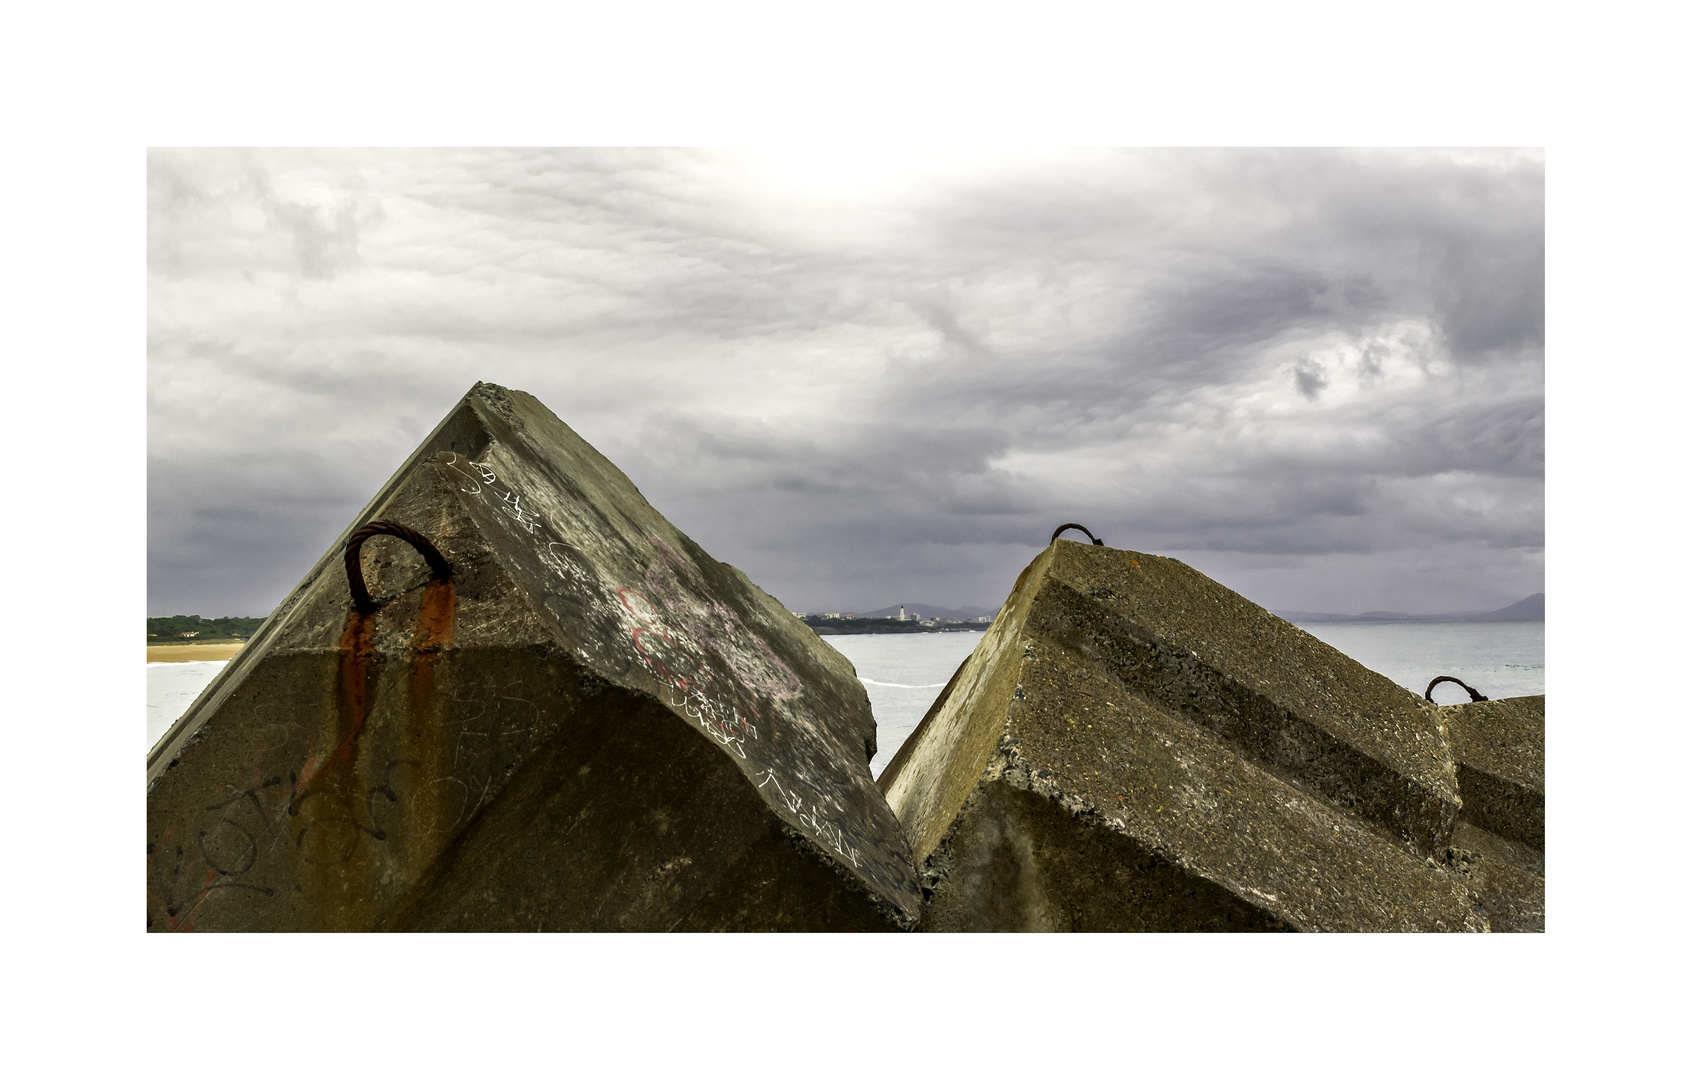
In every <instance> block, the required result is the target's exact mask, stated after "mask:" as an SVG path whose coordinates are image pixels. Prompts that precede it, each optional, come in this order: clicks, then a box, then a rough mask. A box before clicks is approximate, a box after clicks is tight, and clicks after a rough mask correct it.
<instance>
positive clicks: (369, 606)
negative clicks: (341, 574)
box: [342, 521, 452, 615]
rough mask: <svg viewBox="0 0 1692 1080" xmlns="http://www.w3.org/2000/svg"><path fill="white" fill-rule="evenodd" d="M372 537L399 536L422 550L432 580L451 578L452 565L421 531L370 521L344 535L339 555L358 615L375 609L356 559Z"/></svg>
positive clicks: (394, 524)
mask: <svg viewBox="0 0 1692 1080" xmlns="http://www.w3.org/2000/svg"><path fill="white" fill-rule="evenodd" d="M372 536H397V537H399V538H400V539H401V540H404V541H405V542H406V543H408V544H410V545H411V546H412V547H414V548H416V549H417V550H418V551H419V552H421V553H422V555H423V561H424V562H427V563H428V564H429V569H430V570H432V571H433V572H434V575H435V580H437V581H445V580H447V579H448V578H450V577H452V567H451V566H449V565H447V561H446V558H445V557H444V556H442V555H441V553H440V552H439V551H438V550H436V548H435V545H434V544H431V543H430V542H429V540H428V538H427V537H425V536H424V535H423V534H422V533H420V532H418V531H417V530H416V529H412V528H408V527H407V526H404V525H401V524H400V523H399V522H397V521H372V522H371V523H370V524H368V525H365V526H363V527H362V528H360V529H359V530H358V531H357V532H355V533H353V534H352V535H351V536H349V537H347V546H346V552H345V553H344V555H343V556H342V557H343V559H344V560H345V561H346V564H347V586H348V588H350V589H351V590H352V597H353V607H355V608H357V609H358V611H359V614H361V615H368V614H370V613H371V612H373V611H375V610H376V601H374V600H372V599H370V590H368V589H366V588H365V587H364V568H363V567H362V566H360V565H359V561H358V552H359V548H360V547H362V546H363V545H364V542H365V541H366V540H368V539H370V538H371V537H372Z"/></svg>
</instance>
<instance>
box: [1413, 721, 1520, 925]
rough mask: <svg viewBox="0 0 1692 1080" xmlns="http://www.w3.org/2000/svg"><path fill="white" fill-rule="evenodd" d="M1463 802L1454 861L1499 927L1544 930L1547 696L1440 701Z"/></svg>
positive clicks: (1454, 835)
mask: <svg viewBox="0 0 1692 1080" xmlns="http://www.w3.org/2000/svg"><path fill="white" fill-rule="evenodd" d="M1439 711H1440V717H1441V719H1442V720H1443V721H1444V723H1445V726H1446V730H1447V731H1448V732H1450V736H1451V748H1452V753H1453V755H1454V756H1455V757H1456V759H1457V784H1458V789H1459V791H1460V792H1461V794H1462V798H1463V808H1462V811H1461V812H1460V813H1459V814H1458V817H1457V828H1456V829H1455V831H1454V832H1453V833H1452V837H1451V843H1450V848H1449V852H1448V861H1449V863H1450V865H1451V867H1452V868H1453V870H1455V871H1456V872H1458V873H1460V874H1462V875H1464V877H1466V878H1467V879H1468V880H1469V887H1470V888H1471V889H1472V890H1473V891H1474V893H1475V894H1476V895H1477V896H1479V897H1480V902H1481V904H1482V906H1484V907H1485V908H1486V910H1487V914H1488V917H1489V919H1490V921H1491V923H1492V929H1493V930H1495V931H1499V930H1504V931H1543V930H1544V929H1545V695H1543V694H1536V695H1534V696H1531V697H1515V698H1503V699H1500V700H1498V701H1473V702H1464V703H1462V704H1461V705H1445V706H1441V707H1440V710H1439Z"/></svg>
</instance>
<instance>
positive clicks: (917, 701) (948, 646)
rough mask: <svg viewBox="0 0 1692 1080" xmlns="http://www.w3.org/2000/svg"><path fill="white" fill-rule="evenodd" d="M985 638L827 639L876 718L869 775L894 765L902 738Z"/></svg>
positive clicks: (833, 636)
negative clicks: (851, 670)
mask: <svg viewBox="0 0 1692 1080" xmlns="http://www.w3.org/2000/svg"><path fill="white" fill-rule="evenodd" d="M985 636H986V634H985V633H983V632H982V631H979V630H972V631H964V632H961V633H952V634H830V635H829V636H828V637H826V638H823V640H824V641H826V642H828V643H829V644H830V645H832V646H834V647H835V648H836V649H838V650H839V651H840V653H841V654H842V655H844V656H845V657H846V659H848V660H850V661H852V666H853V667H855V668H857V669H858V680H859V681H860V682H862V683H863V684H864V689H865V690H866V691H868V692H869V699H870V710H871V711H872V712H874V713H875V757H874V758H873V759H872V760H871V761H870V775H871V776H880V775H881V770H882V769H885V768H886V767H887V763H888V762H889V761H891V760H893V755H894V754H896V753H898V752H899V747H900V746H901V745H902V744H903V743H904V741H905V739H906V737H907V736H909V735H910V733H911V732H912V731H915V730H916V726H917V725H918V724H919V723H921V722H922V718H923V715H924V714H925V713H927V712H928V707H929V706H930V705H932V704H934V699H935V698H937V697H939V696H940V691H941V690H943V689H945V687H946V681H947V680H948V679H950V678H951V677H952V673H953V672H954V671H956V670H958V667H959V666H960V665H961V664H962V663H963V662H964V661H965V660H966V659H968V657H969V654H970V652H971V651H973V650H974V648H975V643H976V642H978V641H980V640H981V639H982V638H983V637H985Z"/></svg>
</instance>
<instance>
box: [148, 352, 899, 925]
mask: <svg viewBox="0 0 1692 1080" xmlns="http://www.w3.org/2000/svg"><path fill="white" fill-rule="evenodd" d="M374 519H387V520H393V521H398V522H401V523H403V524H404V525H406V526H408V527H409V528H411V529H414V530H416V531H417V532H418V533H420V534H422V535H423V536H424V537H425V538H426V539H427V540H428V541H430V542H432V543H433V544H434V545H435V546H436V547H437V548H438V550H439V553H440V555H441V556H443V557H444V559H445V561H446V563H447V564H448V565H449V566H450V569H451V576H450V578H449V579H447V580H439V579H438V578H437V577H436V576H434V575H432V574H431V570H430V567H429V565H428V564H426V563H425V560H424V558H423V557H421V556H420V555H419V554H418V552H416V551H413V550H412V549H411V547H409V546H408V544H407V542H406V541H404V540H402V539H398V538H395V537H389V536H376V537H373V538H370V539H368V540H365V541H364V543H363V545H362V550H361V555H360V565H361V567H362V572H363V576H364V580H365V582H366V584H367V586H368V588H369V592H370V595H371V597H372V599H373V601H374V603H375V608H374V611H372V612H370V613H368V614H366V613H363V612H361V611H359V610H357V609H356V608H355V606H354V604H353V602H352V598H351V595H350V594H349V587H348V577H347V573H346V571H345V570H344V569H343V565H342V545H343V543H344V542H345V540H346V539H347V537H348V536H350V535H352V533H353V532H354V530H355V529H357V528H358V527H359V526H362V525H364V524H365V523H366V522H369V521H372V520H374ZM874 753H875V723H874V720H873V718H872V716H871V714H870V707H869V701H868V698H867V697H866V695H865V692H864V689H863V687H862V685H861V684H860V683H859V682H858V680H857V679H856V677H855V673H854V672H853V669H852V667H851V665H850V664H849V663H848V662H847V661H846V660H845V658H843V657H842V656H840V654H838V653H837V652H835V651H834V650H832V649H830V648H829V647H828V646H827V645H825V644H823V643H822V642H821V641H820V640H819V639H818V638H817V637H816V635H814V634H813V633H812V632H811V631H810V630H809V629H808V628H807V627H806V626H805V625H804V624H803V623H801V622H800V621H799V620H798V619H797V618H795V617H794V616H793V615H791V614H790V613H789V612H788V611H787V610H786V609H785V608H783V606H782V605H781V604H780V603H778V602H777V601H776V600H775V599H773V598H772V597H770V596H768V595H767V594H765V593H764V592H763V591H761V590H760V589H758V588H757V587H756V586H755V585H753V584H752V583H751V582H750V581H748V580H747V578H746V577H745V575H743V574H741V573H740V572H739V571H738V570H736V569H735V568H734V567H732V566H728V565H725V564H723V563H719V562H716V561H715V560H713V559H712V558H710V556H708V555H707V554H706V553H705V552H704V551H702V550H701V549H700V548H699V547H698V546H697V545H696V544H694V543H693V542H692V541H691V540H689V539H688V538H687V537H686V536H684V535H683V534H682V533H681V532H679V531H678V530H677V529H676V528H675V527H674V526H672V525H671V524H670V523H669V522H668V521H666V520H665V519H664V518H663V517H662V516H661V515H660V514H659V513H658V512H657V511H656V510H654V509H653V508H652V507H651V506H650V505H648V503H647V502H646V500H645V499H644V498H642V497H641V495H640V493H639V491H637V490H636V489H635V487H634V485H633V484H632V483H631V482H630V481H629V479H628V478H627V477H626V476H624V475H623V474H622V473H621V472H620V471H619V470H618V469H617V468H616V467H615V466H614V465H612V464H611V463H610V462H609V461H607V460H606V459H605V458H604V457H602V456H601V455H600V454H599V453H597V452H596V451H595V450H594V449H593V448H592V447H591V446H589V445H588V444H587V443H586V442H584V441H583V440H582V439H581V438H580V437H578V436H577V435H576V434H575V433H574V432H573V431H571V430H570V428H568V427H567V426H566V425H565V424H564V423H563V422H561V421H560V420H559V419H558V418H557V417H555V416H554V415H553V414H552V413H551V412H549V411H548V410H547V409H546V408H545V406H543V405H541V404H540V402H538V401H536V400H535V399H534V398H532V397H530V396H529V395H527V394H523V393H520V392H516V391H508V390H505V389H503V388H501V387H498V386H493V385H490V384H485V383H478V384H477V385H476V386H475V387H474V388H473V389H472V390H471V391H470V393H469V394H467V395H466V396H465V398H464V399H463V400H462V401H461V402H460V403H459V405H458V406H457V407H456V408H455V409H454V410H453V411H452V412H451V413H450V414H449V415H448V417H447V418H446V419H445V420H444V421H442V423H441V424H440V426H439V427H437V428H436V430H435V431H434V432H433V433H431V435H430V436H429V437H428V438H427V439H426V440H425V441H424V442H423V444H422V445H421V446H420V447H418V449H417V451H416V452H415V453H413V455H412V456H411V458H410V459H409V460H408V461H407V462H406V463H405V464H404V465H403V466H401V468H400V469H399V471H398V472H397V473H395V475H394V476H393V478H392V479H391V480H389V481H388V483H387V484H386V485H384V487H383V488H382V489H381V490H380V491H379V492H378V493H377V494H376V496H375V497H374V498H373V499H372V500H371V502H370V504H369V505H368V506H367V507H366V508H365V510H364V511H363V512H362V513H361V514H360V515H359V516H358V517H357V518H356V519H355V520H354V521H353V522H352V523H351V524H350V525H349V526H348V530H347V532H346V533H344V534H343V536H342V538H341V539H340V540H338V541H337V542H336V543H335V545H333V546H332V547H331V549H330V550H329V551H328V552H327V553H325V554H324V556H323V557H322V559H320V560H319V562H318V563H317V565H316V566H314V567H313V568H312V569H311V570H310V572H308V573H307V574H306V576H305V578H304V579H303V580H302V581H301V582H300V584H299V585H298V586H297V587H296V588H295V589H294V591H293V592H292V593H291V594H290V595H289V596H288V597H287V599H286V600H285V601H284V602H283V603H282V604H281V605H280V606H279V607H278V608H277V610H276V611H275V613H274V614H273V615H272V616H271V617H270V619H269V620H268V621H267V622H266V623H265V625H264V626H263V627H262V628H261V629H260V630H259V632H258V633H257V634H256V635H255V636H254V637H253V639H252V640H251V642H250V643H249V644H248V645H247V646H246V648H244V649H243V650H242V651H241V652H240V654H239V655H238V656H237V657H236V658H235V659H234V660H233V661H231V663H230V664H229V666H228V667H227V668H226V669H225V671H224V672H223V673H222V674H221V675H220V676H219V678H218V679H217V680H216V681H214V682H213V683H212V684H211V685H210V686H209V687H207V689H206V691H205V692H204V693H202V695H201V696H200V698H199V699H198V700H197V701H196V702H195V704H194V705H193V706H192V707H191V708H190V709H189V711H188V712H187V713H186V714H185V715H184V716H183V717H182V718H181V720H179V721H178V722H177V724H176V725H175V726H174V727H173V728H172V729H171V731H170V732H169V733H168V734H167V735H166V736H165V737H164V738H163V739H161V740H160V742H159V743H158V745H157V746H156V747H155V749H154V751H153V752H152V753H151V754H150V755H149V756H148V761H147V922H148V927H149V929H152V930H186V929H199V930H323V929H331V930H369V929H421V930H429V929H475V930H536V929H539V930H563V929H571V930H599V929H605V930H663V929H676V930H846V929H863V930H870V929H909V928H910V927H912V926H914V925H915V924H916V922H917V919H918V914H919V908H920V892H919V888H918V885H917V882H916V879H915V876H914V871H913V865H912V862H911V859H910V851H909V845H908V844H907V842H906V840H905V838H904V834H903V831H902V830H901V829H900V827H899V823H898V821H897V820H896V819H895V818H894V816H893V814H892V812H891V811H890V810H889V808H888V807H887V804H886V802H885V801H884V800H883V798H882V796H881V794H880V792H879V791H878V790H877V789H876V787H875V784H874V781H873V780H872V778H871V776H870V772H869V760H870V758H871V757H872V756H873V755H874Z"/></svg>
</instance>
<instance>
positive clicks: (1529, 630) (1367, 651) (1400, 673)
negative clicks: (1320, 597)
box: [1299, 622, 1545, 705]
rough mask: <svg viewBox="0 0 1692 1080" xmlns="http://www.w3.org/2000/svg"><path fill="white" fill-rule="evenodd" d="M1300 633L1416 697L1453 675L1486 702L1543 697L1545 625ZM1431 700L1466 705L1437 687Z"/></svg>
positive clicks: (1316, 627) (1462, 696) (1451, 690)
mask: <svg viewBox="0 0 1692 1080" xmlns="http://www.w3.org/2000/svg"><path fill="white" fill-rule="evenodd" d="M1299 629H1301V630H1303V631H1304V632H1305V633H1307V634H1310V635H1312V636H1314V637H1319V638H1321V639H1322V640H1323V641H1325V642H1327V643H1328V644H1329V645H1332V646H1333V647H1334V648H1336V649H1338V650H1339V651H1340V652H1342V653H1344V654H1345V655H1347V656H1349V657H1351V658H1352V659H1353V660H1356V661H1357V662H1358V663H1360V664H1362V665H1363V666H1364V667H1366V668H1370V669H1372V670H1375V671H1378V672H1380V673H1381V674H1382V675H1385V676H1386V677H1387V678H1389V679H1391V680H1392V681H1393V682H1395V683H1397V684H1398V685H1400V686H1405V687H1409V688H1410V689H1411V690H1414V691H1416V693H1417V695H1418V696H1419V695H1420V694H1421V693H1422V692H1423V691H1424V690H1426V689H1427V688H1428V683H1430V682H1432V681H1433V680H1434V679H1435V678H1436V677H1438V676H1440V675H1455V676H1457V678H1459V679H1462V680H1463V681H1464V682H1466V683H1468V684H1469V685H1470V686H1472V687H1474V688H1475V689H1476V690H1479V691H1480V692H1481V693H1483V694H1485V695H1486V696H1487V697H1489V698H1495V699H1496V698H1507V697H1522V696H1523V695H1526V694H1543V693H1545V624H1544V623H1542V622H1518V623H1312V624H1311V625H1309V626H1301V627H1300V628H1299ZM1433 696H1434V701H1436V702H1438V703H1439V704H1441V705H1455V704H1457V703H1458V702H1460V701H1467V700H1469V695H1468V694H1466V693H1464V692H1463V688H1462V687H1460V686H1455V685H1453V684H1451V683H1440V684H1439V686H1437V687H1436V688H1435V689H1434V694H1433Z"/></svg>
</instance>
